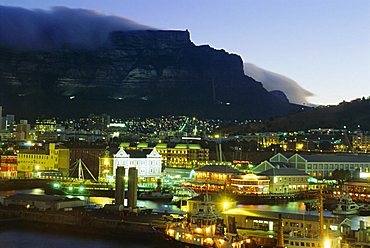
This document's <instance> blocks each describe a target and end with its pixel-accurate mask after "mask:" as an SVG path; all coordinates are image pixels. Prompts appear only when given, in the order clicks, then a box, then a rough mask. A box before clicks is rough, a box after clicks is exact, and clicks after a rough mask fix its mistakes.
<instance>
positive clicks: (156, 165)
mask: <svg viewBox="0 0 370 248" xmlns="http://www.w3.org/2000/svg"><path fill="white" fill-rule="evenodd" d="M120 166H122V167H125V175H128V170H129V168H130V167H135V168H136V169H137V170H138V177H140V178H147V179H150V178H158V177H160V176H161V173H162V156H161V155H160V154H159V153H158V152H157V149H156V148H153V149H152V150H148V149H142V150H125V149H124V147H122V146H121V147H120V148H119V150H118V152H117V153H116V154H114V155H113V158H112V157H110V155H109V152H105V154H104V155H103V156H102V157H100V158H99V168H100V169H99V180H108V181H109V180H112V179H113V178H114V176H115V173H116V168H117V167H120Z"/></svg>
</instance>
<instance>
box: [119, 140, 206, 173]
mask: <svg viewBox="0 0 370 248" xmlns="http://www.w3.org/2000/svg"><path fill="white" fill-rule="evenodd" d="M120 147H123V148H125V151H127V152H128V151H131V150H152V149H153V148H151V147H149V144H148V143H144V142H143V143H138V144H137V145H136V146H130V143H128V142H125V143H121V145H120ZM155 148H156V150H157V151H158V153H159V154H160V155H161V156H162V164H163V165H164V166H165V167H166V168H179V169H193V168H199V167H200V166H202V165H205V164H208V163H209V149H208V148H202V147H201V146H200V145H199V144H176V145H175V146H174V147H169V146H168V145H167V144H166V143H158V144H157V145H156V146H155ZM139 174H140V173H139Z"/></svg>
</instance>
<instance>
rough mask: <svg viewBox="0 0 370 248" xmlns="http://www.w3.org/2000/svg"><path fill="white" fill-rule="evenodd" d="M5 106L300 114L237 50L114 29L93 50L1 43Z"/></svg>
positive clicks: (240, 115) (60, 112)
mask: <svg viewBox="0 0 370 248" xmlns="http://www.w3.org/2000/svg"><path fill="white" fill-rule="evenodd" d="M0 88H1V91H0V105H3V106H4V108H5V109H8V112H13V113H15V114H17V115H19V116H21V117H22V118H32V117H35V116H37V115H44V116H60V117H77V116H84V115H87V114H89V113H96V114H99V113H108V114H111V115H112V116H159V115H167V114H172V115H195V116H199V117H212V118H227V119H245V118H265V117H270V116H276V115H283V114H286V113H288V112H291V111H296V110H298V109H300V108H301V106H298V105H294V104H290V103H289V102H287V101H285V99H283V98H282V97H277V96H276V95H274V94H272V93H269V92H268V91H267V90H265V89H264V88H263V86H262V84H261V83H259V82H256V81H255V80H253V79H252V78H250V77H248V76H245V75H244V72H243V62H242V60H241V58H240V57H239V56H238V55H235V54H229V53H227V52H226V51H224V50H216V49H213V48H211V47H209V46H208V45H203V46H196V45H194V44H193V43H192V42H191V40H190V34H189V32H188V31H163V30H145V31H142V30H141V31H116V32H112V33H110V37H109V42H107V44H105V45H104V46H101V47H98V48H95V49H76V48H69V47H68V46H67V45H66V46H65V47H63V48H60V49H50V50H16V49H12V48H9V47H1V48H0Z"/></svg>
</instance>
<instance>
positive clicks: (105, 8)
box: [0, 0, 370, 104]
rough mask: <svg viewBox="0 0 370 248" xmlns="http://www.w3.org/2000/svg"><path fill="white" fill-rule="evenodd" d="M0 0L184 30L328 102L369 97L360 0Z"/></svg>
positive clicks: (366, 21)
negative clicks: (87, 10) (286, 78)
mask: <svg viewBox="0 0 370 248" xmlns="http://www.w3.org/2000/svg"><path fill="white" fill-rule="evenodd" d="M0 4H1V5H9V6H20V7H25V8H42V9H48V8H49V7H51V6H67V7H70V8H86V9H93V10H96V11H99V12H102V13H103V14H108V15H117V16H123V17H126V18H129V19H132V20H134V21H137V22H139V23H142V24H146V25H150V26H153V27H156V28H160V29H189V31H190V32H191V38H192V40H193V42H194V43H196V44H210V45H211V46H213V47H215V48H223V49H225V50H227V51H229V52H233V53H237V54H239V55H241V56H242V58H243V60H244V61H245V62H251V63H254V64H256V65H258V66H260V67H262V68H265V69H268V70H271V71H274V72H277V73H280V74H283V75H286V76H288V77H290V78H292V79H294V80H296V81H297V82H298V83H299V84H300V85H302V86H303V87H304V88H306V89H307V90H309V91H311V92H313V93H314V94H315V96H314V97H312V98H311V99H310V101H311V102H313V103H319V104H336V103H338V102H340V101H342V100H351V99H354V98H358V97H362V96H370V1H368V0H351V1H348V0H253V1H252V0H131V1H129V0H85V1H81V0H80V1H77V0H54V1H51V0H50V1H48V0H27V1H22V0H0Z"/></svg>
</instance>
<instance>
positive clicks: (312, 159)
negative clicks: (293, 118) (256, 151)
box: [253, 153, 370, 178]
mask: <svg viewBox="0 0 370 248" xmlns="http://www.w3.org/2000/svg"><path fill="white" fill-rule="evenodd" d="M274 164H275V165H276V164H285V166H286V167H291V168H296V169H298V170H302V171H304V172H306V173H307V174H308V175H309V176H312V177H316V178H330V177H331V176H332V173H333V171H334V170H349V171H351V172H355V170H356V169H358V170H360V172H370V155H365V154H298V153H296V154H293V155H291V156H290V157H285V156H284V155H283V154H281V153H278V154H276V155H274V156H273V157H271V158H270V159H269V160H268V161H263V162H262V163H260V164H259V165H258V166H257V167H256V168H255V169H254V170H253V171H254V172H255V173H258V172H260V171H262V169H264V170H267V169H271V168H276V166H275V165H274Z"/></svg>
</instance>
